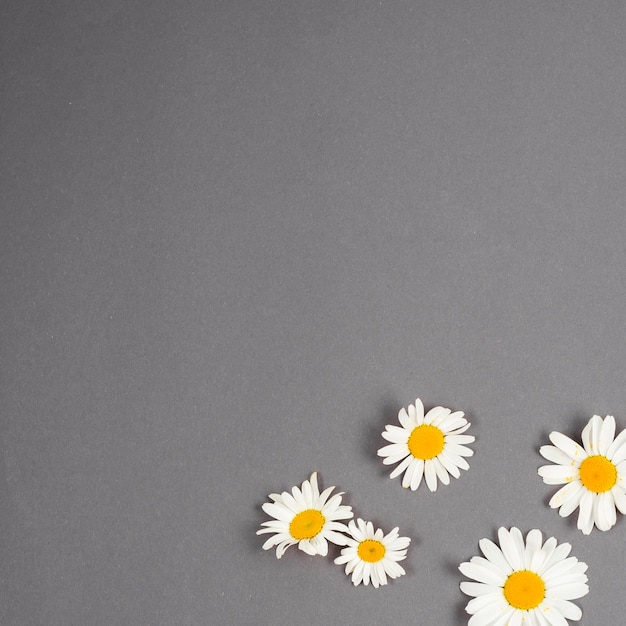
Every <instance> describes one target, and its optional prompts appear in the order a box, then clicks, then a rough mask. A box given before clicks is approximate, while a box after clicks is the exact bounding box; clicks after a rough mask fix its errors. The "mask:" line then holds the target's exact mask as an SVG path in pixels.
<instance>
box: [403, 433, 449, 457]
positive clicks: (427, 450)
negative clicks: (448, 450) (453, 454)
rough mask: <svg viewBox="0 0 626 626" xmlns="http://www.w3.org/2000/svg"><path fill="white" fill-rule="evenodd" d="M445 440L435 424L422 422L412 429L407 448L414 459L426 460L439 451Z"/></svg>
mask: <svg viewBox="0 0 626 626" xmlns="http://www.w3.org/2000/svg"><path fill="white" fill-rule="evenodd" d="M444 442H445V440H444V437H443V433H442V432H441V430H440V429H439V428H437V427H436V426H431V425H430V424H422V425H421V426H418V427H417V428H414V429H413V432H412V433H411V436H410V437H409V450H410V452H411V454H412V455H413V456H414V457H415V458H416V459H422V460H424V461H427V460H428V459H432V458H434V457H436V456H437V455H438V454H440V453H441V451H442V450H443V444H444Z"/></svg>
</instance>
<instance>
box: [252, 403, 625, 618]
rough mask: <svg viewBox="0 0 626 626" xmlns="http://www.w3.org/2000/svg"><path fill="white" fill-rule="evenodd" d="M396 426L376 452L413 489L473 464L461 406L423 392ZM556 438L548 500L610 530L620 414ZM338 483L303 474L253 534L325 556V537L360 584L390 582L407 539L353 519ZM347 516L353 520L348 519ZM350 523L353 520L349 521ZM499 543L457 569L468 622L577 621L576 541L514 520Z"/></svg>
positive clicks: (548, 450)
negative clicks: (436, 402) (322, 485)
mask: <svg viewBox="0 0 626 626" xmlns="http://www.w3.org/2000/svg"><path fill="white" fill-rule="evenodd" d="M398 420H399V422H400V426H397V425H387V426H386V427H385V430H384V432H383V433H382V437H383V438H384V439H386V440H387V441H388V442H389V444H388V445H385V446H384V447H382V448H381V449H380V450H378V456H380V457H382V458H383V463H384V464H385V465H396V464H397V465H396V467H395V468H394V469H393V471H392V472H391V475H390V477H391V478H395V477H398V476H402V486H403V487H405V488H407V489H408V488H410V489H411V490H413V491H415V490H417V489H418V487H419V486H420V484H421V483H422V480H423V482H424V483H425V484H426V486H427V487H428V489H430V491H436V489H437V485H438V483H439V482H441V483H442V484H444V485H448V484H449V483H450V476H453V477H454V478H459V477H460V475H461V470H467V469H469V465H468V462H467V458H468V457H471V456H472V455H473V450H472V449H471V448H469V447H468V445H467V444H471V443H473V442H474V437H473V436H472V435H468V434H465V433H466V431H467V430H468V429H469V427H470V424H469V422H468V421H467V420H466V419H465V417H464V414H463V412H461V411H455V412H452V411H451V410H450V409H446V408H444V407H440V406H438V407H435V408H433V409H431V410H430V411H428V412H427V413H425V411H424V405H423V404H422V402H421V400H420V399H419V398H418V399H417V400H416V401H415V404H414V405H410V406H409V407H408V410H407V409H404V408H403V409H401V411H400V413H399V414H398ZM549 438H550V441H551V443H552V444H553V445H545V446H542V447H541V448H540V450H539V452H540V454H541V455H542V456H543V457H544V458H545V459H546V460H548V461H550V462H551V463H552V464H551V465H544V466H542V467H540V468H539V470H538V473H539V475H540V476H541V477H542V478H543V481H544V483H546V484H549V485H561V487H560V488H559V489H558V491H557V492H556V493H555V494H554V495H553V496H552V498H551V500H550V503H549V504H550V507H552V508H558V509H559V514H560V515H561V516H562V517H566V516H568V515H571V514H572V513H573V512H574V511H575V510H576V509H578V511H579V512H578V528H579V529H580V530H581V531H582V532H583V533H584V534H586V535H588V534H590V533H591V531H592V530H593V528H594V527H596V528H598V529H599V530H601V531H607V530H609V529H610V528H612V527H613V526H614V525H615V523H616V518H617V514H616V510H618V511H619V512H620V513H626V430H624V431H622V432H621V433H619V434H618V435H617V436H616V425H615V419H614V418H613V417H612V416H610V415H609V416H607V417H606V418H604V419H603V418H601V417H600V416H598V415H594V416H593V417H592V418H591V420H590V421H589V423H588V424H587V425H586V426H585V427H584V429H583V431H582V433H581V443H577V442H575V441H574V440H572V439H570V438H569V437H567V436H566V435H564V434H562V433H558V432H552V433H550V435H549ZM333 490H334V487H329V488H328V489H325V490H324V491H323V492H322V493H320V491H319V488H318V484H317V475H316V474H315V473H314V474H313V475H312V476H311V478H310V480H305V481H304V482H303V483H302V486H301V487H297V486H296V487H293V489H292V491H291V493H289V492H287V491H284V492H283V493H281V494H270V496H269V497H270V499H271V500H272V502H268V503H265V504H264V505H263V510H264V511H265V513H267V514H268V515H269V516H271V517H272V518H274V519H272V520H271V521H266V522H263V524H262V528H261V529H260V530H259V531H258V533H257V534H263V533H269V534H271V535H272V536H271V537H270V538H268V539H267V541H266V542H265V543H264V544H263V549H265V550H268V549H270V548H273V547H276V556H277V557H278V558H280V557H281V556H282V555H283V554H284V552H285V550H286V549H287V548H288V547H289V546H292V545H296V544H297V545H298V548H299V549H300V550H303V551H304V552H306V553H307V554H310V555H316V554H319V555H324V556H326V555H327V554H328V543H329V542H331V543H333V544H336V545H338V546H342V550H341V555H340V556H339V557H337V558H336V559H335V563H336V564H338V565H345V571H346V574H348V575H351V576H352V582H353V583H354V585H359V584H361V583H362V584H364V585H367V584H369V583H370V582H371V583H372V585H373V586H374V587H379V586H381V585H386V584H387V580H388V578H398V577H399V576H402V575H403V574H404V573H405V571H404V569H403V568H402V567H401V566H400V565H399V561H402V560H404V559H405V558H406V554H407V548H408V546H409V543H410V539H409V538H408V537H400V536H399V534H398V529H397V528H394V529H393V530H392V531H391V532H390V533H388V534H387V535H385V534H384V533H383V531H382V530H380V529H374V526H373V524H372V523H371V522H365V521H363V520H362V519H357V520H356V523H355V521H354V520H353V513H352V508H351V507H350V506H346V505H343V504H341V501H342V498H341V497H342V495H343V494H342V493H336V494H335V495H333V496H331V494H332V492H333ZM348 520H349V521H348ZM346 521H348V523H347V525H346V523H345V522H346ZM498 541H499V545H497V544H495V543H494V542H492V541H490V540H489V539H482V540H481V541H480V542H479V546H480V549H481V551H482V553H483V556H475V557H473V558H472V559H471V560H470V561H469V562H467V563H462V564H461V565H460V567H459V569H460V571H461V573H462V574H464V575H465V576H466V577H467V578H469V579H471V581H472V582H467V581H466V582H462V583H461V591H462V592H463V593H465V594H466V595H469V596H471V597H472V598H473V599H472V600H471V601H470V602H469V603H468V604H467V607H466V610H467V612H468V613H469V614H470V615H471V617H470V620H469V626H507V625H512V626H520V625H521V624H524V625H527V626H557V625H560V626H563V624H567V620H575V621H577V620H580V618H581V616H582V612H581V610H580V608H579V607H578V606H577V605H576V604H574V603H573V602H572V600H576V599H578V598H581V597H583V596H584V595H586V594H587V593H588V591H589V588H588V586H587V576H586V574H585V571H586V570H587V565H586V564H585V563H582V562H580V561H578V559H576V558H575V557H573V556H569V553H570V551H571V546H570V544H568V543H563V544H560V545H559V544H558V542H557V540H556V539H555V538H554V537H550V538H548V539H546V540H545V542H544V541H543V536H542V533H541V531H539V530H537V529H533V530H531V531H530V532H529V533H528V534H527V535H526V538H525V539H524V537H523V535H522V533H521V532H520V530H519V529H517V528H511V529H510V530H507V529H505V528H500V529H499V530H498Z"/></svg>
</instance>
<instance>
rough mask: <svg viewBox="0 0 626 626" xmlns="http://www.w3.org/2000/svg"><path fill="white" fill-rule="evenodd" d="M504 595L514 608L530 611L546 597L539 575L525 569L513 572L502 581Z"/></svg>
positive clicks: (544, 587)
mask: <svg viewBox="0 0 626 626" xmlns="http://www.w3.org/2000/svg"><path fill="white" fill-rule="evenodd" d="M504 597H505V598H506V600H507V602H508V603H509V604H510V605H511V606H512V607H513V608H515V609H520V610H521V611H530V609H534V608H536V607H538V606H539V605H540V604H541V603H542V602H543V599H544V598H545V597H546V586H545V584H544V582H543V580H542V579H541V577H540V576H538V575H537V574H535V572H531V571H529V570H527V569H523V570H518V571H517V572H513V573H512V574H511V575H510V576H509V577H508V578H507V579H506V582H505V583H504Z"/></svg>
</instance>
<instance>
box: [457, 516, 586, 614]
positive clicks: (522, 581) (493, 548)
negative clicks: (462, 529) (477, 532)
mask: <svg viewBox="0 0 626 626" xmlns="http://www.w3.org/2000/svg"><path fill="white" fill-rule="evenodd" d="M498 538H499V540H500V546H497V545H496V544H495V543H493V542H492V541H490V540H489V539H481V540H480V542H479V545H480V549H481V551H482V553H483V554H484V555H485V558H483V557H481V556H475V557H473V558H472V559H471V560H470V561H469V563H461V565H459V569H460V570H461V572H462V573H463V574H464V575H465V576H467V577H468V578H471V579H472V580H474V581H476V582H462V583H461V591H462V592H463V593H464V594H466V595H468V596H472V597H473V599H472V600H470V601H469V602H468V604H467V606H466V607H465V610H466V611H467V612H468V613H469V614H470V615H471V616H472V617H471V618H470V619H469V622H468V626H522V624H523V625H524V626H567V624H568V621H567V620H574V621H578V620H579V619H580V618H581V617H582V611H581V610H580V608H579V607H578V606H577V605H575V604H574V603H573V602H571V600H576V599H577V598H582V597H583V596H585V595H587V593H589V587H588V586H587V575H586V574H585V572H586V571H587V565H586V564H585V563H583V562H581V561H579V560H578V559H576V558H575V557H572V556H570V557H568V554H569V553H570V550H571V549H572V546H571V545H570V544H569V543H562V544H561V545H558V544H557V540H556V539H555V538H554V537H550V538H549V539H547V540H546V542H545V543H542V535H541V531H539V530H537V529H534V530H531V531H530V532H529V533H528V535H526V542H524V538H523V537H522V533H521V532H520V531H519V529H517V528H511V530H510V531H508V530H507V529H506V528H500V529H499V530H498Z"/></svg>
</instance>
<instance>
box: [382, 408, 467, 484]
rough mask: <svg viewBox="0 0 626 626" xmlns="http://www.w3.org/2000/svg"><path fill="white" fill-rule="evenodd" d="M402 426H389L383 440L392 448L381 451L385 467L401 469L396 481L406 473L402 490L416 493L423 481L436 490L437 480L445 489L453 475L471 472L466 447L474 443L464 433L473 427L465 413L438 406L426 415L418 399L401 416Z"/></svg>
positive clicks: (402, 410) (393, 476)
mask: <svg viewBox="0 0 626 626" xmlns="http://www.w3.org/2000/svg"><path fill="white" fill-rule="evenodd" d="M398 420H399V421H400V424H401V427H400V426H394V425H387V426H386V427H385V431H384V432H383V433H382V436H383V437H384V438H385V439H386V440H387V441H390V442H391V443H390V445H387V446H384V447H382V448H381V449H380V450H378V456H381V457H384V458H383V463H384V464H385V465H393V464H394V463H399V465H398V466H397V467H396V468H395V469H394V470H393V471H392V472H391V475H390V478H395V477H396V476H399V475H400V474H402V473H403V472H404V476H403V478H402V486H403V487H406V488H408V487H410V488H411V489H412V490H413V491H415V490H416V489H417V488H418V487H419V485H420V483H421V481H422V477H424V479H425V482H426V485H427V486H428V488H429V489H430V490H431V491H436V490H437V479H439V480H440V481H441V482H442V483H443V484H444V485H448V484H449V483H450V475H452V476H454V478H458V477H459V476H460V475H461V472H460V470H462V469H463V470H467V469H469V464H468V462H467V461H466V460H465V457H470V456H472V455H473V454H474V451H473V450H472V449H471V448H468V447H467V446H466V445H465V444H468V443H472V442H473V441H474V437H473V436H472V435H464V434H463V433H464V432H465V431H466V430H467V429H468V428H469V427H470V424H469V422H468V421H467V420H466V419H465V417H464V413H463V412H462V411H455V412H454V413H453V412H452V411H450V409H446V408H444V407H442V406H437V407H435V408H434V409H431V410H430V411H428V413H426V415H424V405H423V404H422V401H421V400H420V399H419V398H418V399H417V400H415V405H410V406H409V410H408V413H407V411H406V409H404V408H403V409H401V410H400V413H398Z"/></svg>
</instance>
